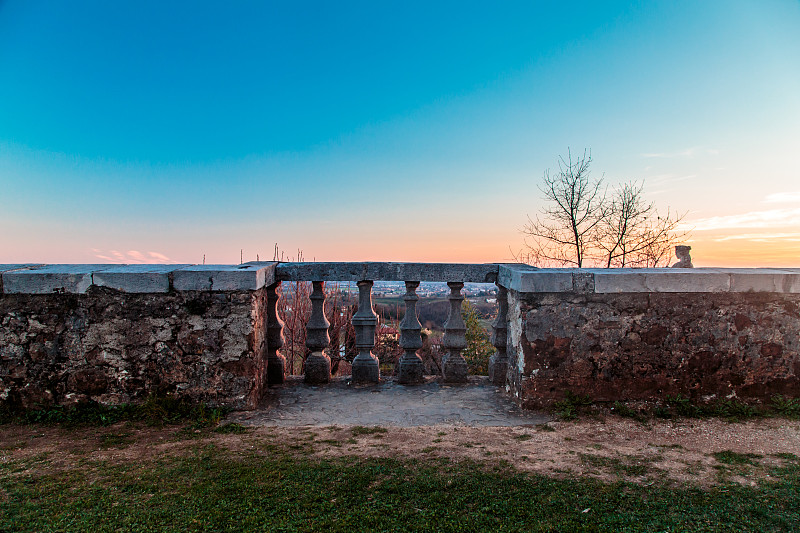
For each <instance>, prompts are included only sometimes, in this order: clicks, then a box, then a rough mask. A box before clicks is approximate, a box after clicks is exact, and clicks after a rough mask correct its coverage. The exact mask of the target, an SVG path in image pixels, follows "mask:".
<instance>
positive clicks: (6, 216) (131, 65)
mask: <svg viewBox="0 0 800 533" xmlns="http://www.w3.org/2000/svg"><path fill="white" fill-rule="evenodd" d="M584 149H589V150H591V155H592V158H593V162H592V176H594V177H598V178H599V177H602V178H603V179H604V180H605V182H606V183H607V184H608V186H609V187H613V186H614V185H618V184H620V183H623V182H627V181H630V180H641V181H643V183H644V195H645V197H646V198H647V199H648V200H649V201H652V202H654V203H655V205H656V206H657V207H658V208H659V209H660V210H662V212H663V211H666V210H667V209H670V210H671V211H672V212H680V213H686V215H685V218H684V222H685V227H686V229H689V230H691V236H690V237H689V239H688V242H687V244H690V245H691V246H692V258H693V261H694V264H695V266H795V267H798V266H800V2H797V1H794V0H792V1H790V0H786V1H780V0H758V1H755V0H754V1H750V2H741V1H737V0H721V1H714V0H705V1H703V2H697V1H696V0H692V1H681V0H674V1H664V2H595V1H588V2H562V1H553V2H535V1H524V2H493V3H486V2H465V1H458V2H407V1H406V2H396V3H395V2H345V1H343V2H322V1H320V2H274V3H273V2H266V1H264V2H244V1H241V2H202V1H197V2H185V3H181V2H155V1H152V2H151V1H146V0H137V1H135V2H133V1H131V2H126V1H115V2H107V1H98V2H89V1H78V0H76V1H74V2H58V1H50V2H44V1H39V0H0V229H1V231H0V263H22V262H24V263H29V262H34V263H37V262H44V263H140V262H177V263H200V262H203V261H204V260H205V262H207V263H223V264H230V263H238V262H239V261H240V259H243V260H244V261H250V260H255V259H257V258H258V259H260V260H271V259H272V258H273V256H274V250H275V248H276V246H277V248H278V249H279V250H280V251H281V252H282V253H283V257H284V259H286V260H290V259H296V258H297V257H298V255H300V254H302V256H303V258H304V259H305V260H316V261H431V262H509V261H512V260H513V256H514V253H516V252H518V251H519V250H520V248H521V247H522V245H523V235H522V234H521V232H520V230H521V229H522V227H523V225H524V224H525V223H526V222H527V217H528V216H529V215H530V216H534V215H536V213H538V212H539V211H540V210H541V209H542V208H543V206H544V200H543V199H542V195H541V192H540V191H539V188H538V186H539V184H540V183H541V178H542V175H543V174H544V172H545V171H546V170H547V169H551V170H552V169H555V168H557V163H558V158H559V156H560V155H564V154H566V153H567V151H568V150H569V151H572V152H573V153H576V152H578V153H582V152H583V150H584Z"/></svg>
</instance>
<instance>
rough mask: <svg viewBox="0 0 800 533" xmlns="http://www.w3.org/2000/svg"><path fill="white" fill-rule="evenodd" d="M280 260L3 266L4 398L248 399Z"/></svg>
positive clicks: (237, 404) (256, 390) (257, 376)
mask: <svg viewBox="0 0 800 533" xmlns="http://www.w3.org/2000/svg"><path fill="white" fill-rule="evenodd" d="M273 272H274V264H272V263H251V264H245V265H0V273H2V276H1V277H0V280H2V285H0V403H5V404H9V405H12V406H16V407H21V408H31V407H35V406H44V405H69V404H75V403H79V402H82V401H87V400H93V401H97V402H100V403H104V404H119V403H127V402H139V401H142V400H144V399H145V398H146V397H147V396H148V395H150V394H152V393H156V394H174V395H175V396H177V397H180V398H186V399H189V400H192V401H198V402H207V403H210V404H212V405H225V406H230V407H234V408H252V407H254V406H255V405H256V403H257V402H258V400H259V399H260V396H261V394H262V392H263V390H264V387H265V386H266V375H267V337H266V324H267V294H266V288H265V287H266V285H268V284H270V283H272V282H273V281H274V275H273Z"/></svg>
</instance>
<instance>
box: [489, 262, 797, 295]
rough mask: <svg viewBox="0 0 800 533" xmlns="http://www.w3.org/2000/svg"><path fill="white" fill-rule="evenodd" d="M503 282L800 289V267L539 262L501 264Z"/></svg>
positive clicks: (523, 287) (587, 289)
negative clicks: (587, 265) (549, 265)
mask: <svg viewBox="0 0 800 533" xmlns="http://www.w3.org/2000/svg"><path fill="white" fill-rule="evenodd" d="M498 275H499V283H500V284H501V285H503V286H504V287H506V288H508V289H511V290H514V291H517V292H574V293H594V294H613V293H635V292H772V293H800V268H580V269H578V268H535V267H531V266H527V265H500V270H499V274H498Z"/></svg>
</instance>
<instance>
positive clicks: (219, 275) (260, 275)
mask: <svg viewBox="0 0 800 533" xmlns="http://www.w3.org/2000/svg"><path fill="white" fill-rule="evenodd" d="M0 274H2V284H1V285H0V289H2V292H3V293H5V294H52V293H72V294H83V293H85V292H86V291H87V290H88V289H89V287H91V286H96V287H107V288H110V289H115V290H119V291H123V292H131V293H164V292H169V291H170V290H176V291H237V290H238V291H248V290H257V289H260V288H261V287H264V286H265V285H271V284H273V283H274V282H275V263H272V262H252V263H245V264H243V265H153V264H138V265H31V264H24V265H0Z"/></svg>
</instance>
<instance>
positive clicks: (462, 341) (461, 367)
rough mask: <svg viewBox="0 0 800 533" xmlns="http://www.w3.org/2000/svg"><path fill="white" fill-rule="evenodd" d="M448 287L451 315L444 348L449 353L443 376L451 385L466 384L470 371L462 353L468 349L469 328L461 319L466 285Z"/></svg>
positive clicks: (445, 359)
mask: <svg viewBox="0 0 800 533" xmlns="http://www.w3.org/2000/svg"><path fill="white" fill-rule="evenodd" d="M447 286H448V287H450V296H448V299H449V300H450V314H449V315H448V316H447V322H445V323H444V338H443V339H442V346H443V347H444V349H445V350H446V351H447V353H446V354H445V356H444V357H443V358H442V376H443V377H444V380H445V381H447V382H450V383H465V382H466V381H467V374H468V373H469V371H468V369H467V361H466V360H465V359H464V356H463V355H461V351H462V350H463V349H464V348H466V347H467V336H466V333H467V327H466V326H465V325H464V319H463V318H462V317H461V303H462V302H463V301H464V296H463V295H462V294H461V289H462V288H463V287H464V284H463V283H461V282H448V283H447Z"/></svg>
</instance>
